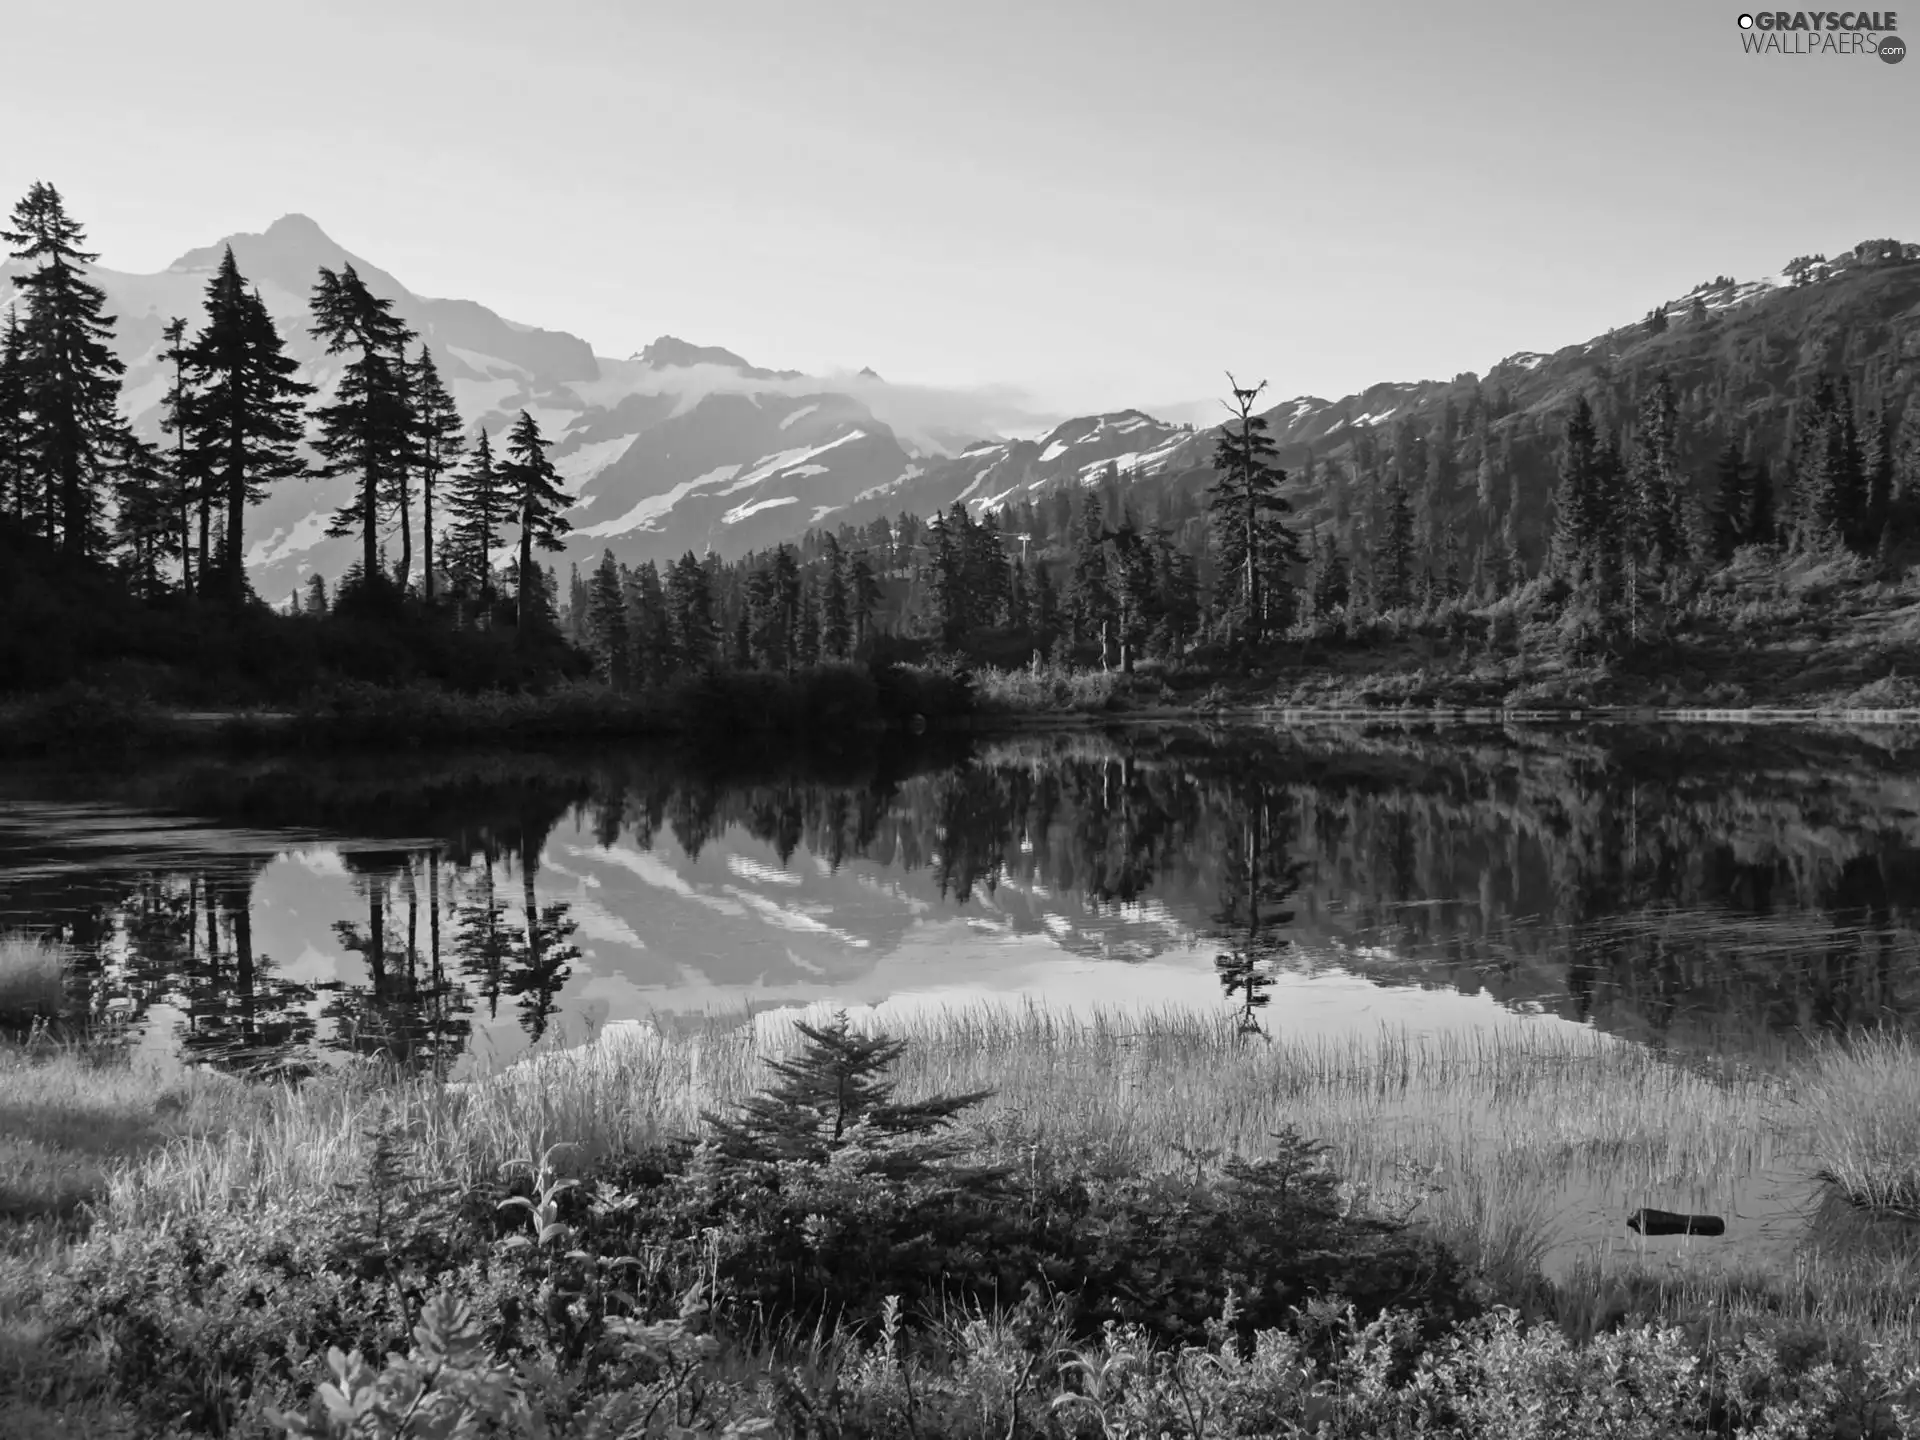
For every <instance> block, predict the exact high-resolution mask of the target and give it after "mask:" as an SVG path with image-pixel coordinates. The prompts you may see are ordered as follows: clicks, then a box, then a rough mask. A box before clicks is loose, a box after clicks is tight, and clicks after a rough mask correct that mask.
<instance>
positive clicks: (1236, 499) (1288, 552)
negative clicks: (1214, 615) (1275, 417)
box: [1207, 375, 1300, 645]
mask: <svg viewBox="0 0 1920 1440" xmlns="http://www.w3.org/2000/svg"><path fill="white" fill-rule="evenodd" d="M1227 384H1228V386H1229V387H1230V388H1231V389H1232V391H1233V401H1232V403H1231V404H1230V405H1229V406H1228V407H1227V408H1228V409H1229V411H1231V412H1232V415H1233V418H1232V419H1231V420H1229V421H1228V423H1227V424H1226V425H1224V426H1222V427H1221V432H1220V438H1219V439H1218V441H1216V442H1215V444H1214V450H1213V468H1214V471H1215V475H1216V478H1215V480H1214V482H1213V484H1212V486H1211V487H1210V488H1209V489H1208V491H1207V502H1208V514H1209V517H1210V519H1211V520H1212V523H1213V527H1214V531H1215V533H1216V534H1217V535H1218V536H1219V539H1220V568H1221V579H1222V582H1223V585H1222V588H1223V590H1225V591H1226V592H1227V594H1228V595H1230V596H1231V597H1232V600H1231V602H1230V603H1231V609H1232V612H1233V613H1235V614H1237V615H1238V616H1239V617H1240V618H1241V620H1242V623H1243V626H1244V629H1243V631H1242V633H1243V634H1244V636H1245V638H1246V640H1247V641H1248V642H1249V643H1250V644H1254V645H1257V644H1259V643H1260V641H1261V640H1262V639H1263V638H1264V636H1265V634H1266V631H1267V622H1268V620H1269V618H1270V617H1275V616H1278V617H1280V618H1282V619H1283V620H1284V618H1285V613H1286V610H1287V608H1288V607H1287V606H1286V604H1285V603H1284V598H1283V601H1282V603H1281V604H1279V605H1275V604H1272V603H1271V602H1270V600H1269V594H1268V592H1269V591H1284V590H1286V589H1287V586H1288V579H1287V573H1286V567H1287V566H1289V565H1292V564H1294V563H1296V562H1298V560H1299V559H1300V546H1299V540H1298V538H1297V537H1296V536H1295V535H1294V533H1293V531H1292V530H1291V529H1289V528H1288V526H1287V524H1286V520H1285V517H1286V516H1287V515H1288V514H1289V513H1290V512H1291V510H1292V506H1290V505H1288V503H1287V502H1286V500H1285V499H1284V498H1283V497H1282V496H1281V494H1280V486H1281V484H1282V482H1283V481H1285V479H1286V472H1285V471H1284V470H1282V469H1281V468H1280V467H1279V466H1278V465H1276V464H1275V463H1274V457H1275V455H1276V454H1277V453H1278V449H1277V447H1276V446H1275V444H1274V442H1273V437H1272V436H1271V435H1270V434H1269V433H1268V426H1267V422H1266V419H1265V418H1264V417H1262V416H1259V415H1255V414H1254V413H1253V405H1254V402H1255V401H1256V400H1257V399H1259V397H1260V392H1261V391H1263V390H1265V389H1266V388H1267V383H1266V381H1264V380H1263V381H1261V382H1260V383H1259V384H1258V385H1256V386H1253V387H1251V388H1248V387H1247V386H1244V385H1241V384H1239V383H1238V382H1237V381H1235V380H1234V378H1233V376H1232V375H1228V376H1227ZM1229 577H1231V578H1229Z"/></svg>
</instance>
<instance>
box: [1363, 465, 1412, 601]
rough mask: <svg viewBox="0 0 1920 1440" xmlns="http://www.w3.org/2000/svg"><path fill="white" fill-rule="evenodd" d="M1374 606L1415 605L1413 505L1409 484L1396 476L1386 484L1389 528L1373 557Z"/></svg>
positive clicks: (1386, 527)
mask: <svg viewBox="0 0 1920 1440" xmlns="http://www.w3.org/2000/svg"><path fill="white" fill-rule="evenodd" d="M1373 563H1374V577H1375V585H1374V597H1373V598H1374V603H1375V604H1376V605H1377V606H1378V607H1379V608H1380V609H1381V610H1399V609H1403V608H1405V607H1406V606H1408V605H1411V604H1412V603H1413V567H1414V548H1413V503H1412V499H1411V497H1410V496H1409V495H1408V494H1407V486H1406V482H1405V481H1404V480H1402V479H1401V478H1400V476H1398V475H1395V476H1394V477H1393V479H1392V480H1390V481H1389V482H1388V484H1387V514H1386V525H1385V526H1384V527H1383V529H1382V532H1381V536H1380V549H1379V550H1378V552H1377V553H1376V554H1375V556H1374V562H1373Z"/></svg>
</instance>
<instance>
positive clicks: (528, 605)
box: [501, 410, 573, 637]
mask: <svg viewBox="0 0 1920 1440" xmlns="http://www.w3.org/2000/svg"><path fill="white" fill-rule="evenodd" d="M501 469H502V470H503V471H505V473H506V481H507V491H508V493H509V494H510V495H511V496H512V497H513V504H514V513H515V516H516V519H517V523H518V524H519V527H520V566H519V572H518V573H519V596H518V602H519V606H518V615H519V625H520V633H521V635H522V636H523V637H524V636H528V635H531V634H532V633H533V629H534V627H535V626H537V625H538V624H539V623H540V621H541V620H542V618H544V607H543V606H542V605H541V604H540V603H539V602H540V598H541V584H540V581H539V578H538V576H537V574H536V572H535V569H534V563H533V552H534V551H535V550H536V549H539V550H563V549H565V548H566V547H565V544H564V543H563V539H562V537H564V536H565V535H566V534H567V533H568V532H569V531H571V530H572V529H573V526H572V524H571V523H570V522H569V521H568V520H567V518H566V516H565V514H564V513H563V512H564V511H565V510H566V508H567V504H568V501H567V497H566V492H564V491H563V490H561V488H560V472H559V471H557V470H555V469H554V468H553V461H552V460H550V459H548V458H547V441H546V440H545V439H544V438H543V437H542V436H541V434H540V424H539V422H538V421H536V420H535V419H534V418H533V417H532V416H531V415H529V414H528V413H527V412H526V411H524V410H522V411H521V412H520V418H519V419H518V420H516V421H514V422H513V429H512V430H511V431H509V432H508V434H507V459H506V463H505V464H504V465H502V466H501Z"/></svg>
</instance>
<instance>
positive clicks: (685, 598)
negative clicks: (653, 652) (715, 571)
mask: <svg viewBox="0 0 1920 1440" xmlns="http://www.w3.org/2000/svg"><path fill="white" fill-rule="evenodd" d="M665 588H666V609H667V614H668V616H669V617H670V623H671V630H672V636H673V656H674V662H675V668H676V669H678V670H701V669H705V668H706V667H707V666H708V665H710V664H711V663H712V662H713V647H714V642H715V640H716V638H717V634H718V632H717V630H716V629H715V624H714V608H713V588H712V584H711V582H710V581H709V579H708V576H707V571H706V567H705V566H703V565H702V564H701V563H700V562H699V560H697V559H696V558H695V557H694V554H693V552H692V551H691V550H689V551H687V553H686V554H684V555H682V556H681V557H680V558H679V559H678V560H676V561H674V562H673V565H672V566H671V567H670V568H669V569H668V571H667V579H666V587H665Z"/></svg>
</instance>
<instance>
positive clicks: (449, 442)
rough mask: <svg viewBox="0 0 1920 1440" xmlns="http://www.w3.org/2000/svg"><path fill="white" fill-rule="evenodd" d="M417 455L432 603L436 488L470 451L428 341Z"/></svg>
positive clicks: (423, 350) (417, 369)
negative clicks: (456, 463) (467, 449)
mask: <svg viewBox="0 0 1920 1440" xmlns="http://www.w3.org/2000/svg"><path fill="white" fill-rule="evenodd" d="M412 379H413V423H414V455H415V459H416V461H417V463H418V465H419V469H420V504H421V513H420V562H421V567H422V580H423V587H424V593H425V595H426V600H427V603H428V604H429V605H431V604H432V603H433V601H434V576H435V567H434V555H433V543H434V533H435V532H434V523H433V521H434V516H433V501H434V495H435V487H436V486H437V485H438V484H439V482H440V478H441V476H443V475H446V474H447V473H448V472H449V471H451V470H452V469H453V467H454V464H455V462H456V461H458V460H459V458H460V457H461V455H463V454H465V453H466V448H467V437H466V431H465V429H464V428H463V427H462V425H461V422H460V410H459V407H458V406H456V405H455V404H454V403H453V396H452V394H451V393H449V391H448V390H447V386H446V382H445V381H443V380H442V379H441V378H440V368H439V367H438V366H437V365H435V364H434V363H433V351H431V350H430V349H428V348H427V347H426V346H425V345H424V344H423V345H422V346H421V347H420V356H419V358H418V359H417V360H415V361H414V362H413V376H412Z"/></svg>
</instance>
